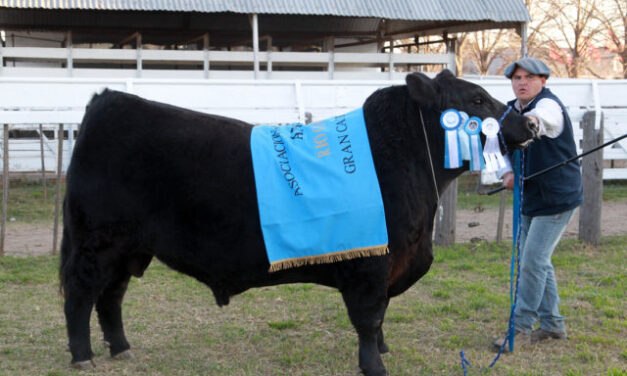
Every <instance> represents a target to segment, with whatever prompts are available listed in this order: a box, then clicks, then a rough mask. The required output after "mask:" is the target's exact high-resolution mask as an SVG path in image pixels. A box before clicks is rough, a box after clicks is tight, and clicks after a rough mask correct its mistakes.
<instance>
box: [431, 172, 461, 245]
mask: <svg viewBox="0 0 627 376" xmlns="http://www.w3.org/2000/svg"><path fill="white" fill-rule="evenodd" d="M438 205H440V206H442V208H441V209H440V207H439V206H438V211H436V213H435V238H434V243H435V244H437V245H442V246H449V245H453V243H455V211H456V210H457V179H455V180H453V181H452V182H451V185H449V186H448V188H446V190H445V191H444V192H443V193H442V195H441V196H440V202H439V203H438Z"/></svg>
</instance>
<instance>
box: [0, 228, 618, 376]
mask: <svg viewBox="0 0 627 376" xmlns="http://www.w3.org/2000/svg"><path fill="white" fill-rule="evenodd" d="M626 244H627V237H615V238H608V239H605V240H604V242H603V244H602V246H600V247H598V248H590V247H586V246H584V245H582V244H581V243H578V242H577V241H575V240H568V241H563V242H562V244H560V246H559V248H558V250H557V251H556V254H555V257H554V262H555V265H556V269H557V274H558V279H559V283H560V288H561V291H560V293H561V296H562V305H561V306H562V313H563V314H564V315H565V316H566V317H567V325H568V330H569V339H568V340H567V341H549V342H548V343H542V344H538V345H527V346H517V348H516V351H515V352H514V353H513V354H508V355H504V356H502V357H501V359H500V360H499V362H498V363H497V364H496V365H495V367H494V368H493V369H487V365H488V364H489V363H490V362H491V360H492V359H493V357H494V354H493V353H492V352H491V351H490V347H489V345H490V343H491V341H492V339H493V337H494V336H496V335H498V334H501V333H503V332H504V331H505V329H506V325H507V324H506V323H507V318H508V311H509V282H508V280H509V257H510V251H509V247H508V246H505V245H497V244H489V243H477V244H465V245H457V246H454V247H451V248H437V249H436V261H435V263H434V265H433V267H432V269H431V271H430V272H429V273H428V274H427V276H426V277H425V278H423V279H422V280H421V281H419V282H418V283H417V284H416V285H414V287H412V288H411V289H410V290H409V291H407V292H406V293H405V294H403V295H401V296H400V297H398V298H395V299H394V300H392V303H391V305H390V308H389V309H388V314H387V317H386V323H385V333H386V336H387V343H388V345H389V346H390V353H389V354H387V355H385V356H384V357H383V359H384V362H385V363H386V366H387V368H388V371H389V372H390V374H391V375H408V376H409V375H411V376H416V375H462V374H463V372H462V368H461V367H460V365H459V352H460V351H461V350H464V351H465V353H466V356H467V358H468V359H469V360H470V361H471V363H472V366H471V368H470V370H469V375H499V376H500V375H529V376H531V375H534V376H535V375H537V376H546V375H568V376H588V375H604V376H618V375H621V376H624V375H627V366H626V364H627V339H626V338H627V320H626V313H625V312H626V311H627V310H626V308H627V304H626V302H627V299H625V298H626V297H625V294H626V291H627V288H626V287H627V270H626V268H625V254H626V252H625V251H626ZM57 263H58V259H57V258H55V257H51V256H42V257H30V258H15V257H4V258H0V302H1V304H0V375H24V376H26V375H28V376H31V375H47V376H53V375H55V376H59V375H78V374H81V375H83V374H85V375H218V376H219V375H229V376H230V375H315V376H317V375H320V376H323V375H356V374H357V373H358V372H357V338H356V334H355V332H354V330H353V328H352V326H351V325H350V323H349V321H348V318H347V315H346V312H345V309H344V306H343V303H342V301H341V297H340V295H339V294H338V293H337V292H336V291H334V290H331V289H328V288H324V287H320V286H317V285H311V284H299V285H285V286H278V287H269V288H261V289H255V290H250V291H248V292H246V293H244V294H242V295H239V296H236V297H234V298H233V299H232V301H231V304H230V305H229V306H227V307H224V308H218V307H217V306H216V305H215V303H214V300H213V297H212V295H211V292H210V290H209V289H207V288H205V287H204V286H202V285H200V284H199V283H198V282H196V281H195V280H193V279H191V278H189V277H186V276H183V275H181V274H178V273H175V272H173V271H171V270H169V269H167V268H166V267H165V266H163V265H162V264H160V263H158V262H154V263H153V265H151V267H150V268H149V269H148V271H147V273H146V275H145V276H144V277H143V278H142V279H134V280H133V281H132V282H131V285H130V287H129V292H128V294H127V299H126V302H125V306H124V308H125V317H126V330H127V335H128V338H129V341H130V342H131V345H132V346H133V352H134V354H135V359H133V360H130V361H128V360H127V361H114V360H111V359H110V358H109V357H108V352H107V351H106V349H105V347H104V346H103V344H102V342H101V341H100V338H101V333H100V330H99V328H98V326H97V323H96V320H95V318H93V319H92V343H93V346H94V351H95V352H96V357H95V361H96V364H97V368H96V369H95V370H93V371H89V372H78V371H73V370H71V369H69V367H68V363H69V359H70V355H69V353H68V352H66V341H67V340H66V335H65V325H64V319H63V315H62V300H61V298H60V296H59V294H58V282H57Z"/></svg>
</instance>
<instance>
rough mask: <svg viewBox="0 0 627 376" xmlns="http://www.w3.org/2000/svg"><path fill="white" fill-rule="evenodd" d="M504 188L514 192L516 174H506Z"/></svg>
mask: <svg viewBox="0 0 627 376" xmlns="http://www.w3.org/2000/svg"><path fill="white" fill-rule="evenodd" d="M503 187H505V188H507V189H509V190H512V189H514V173H513V172H511V171H510V172H506V173H505V174H504V175H503Z"/></svg>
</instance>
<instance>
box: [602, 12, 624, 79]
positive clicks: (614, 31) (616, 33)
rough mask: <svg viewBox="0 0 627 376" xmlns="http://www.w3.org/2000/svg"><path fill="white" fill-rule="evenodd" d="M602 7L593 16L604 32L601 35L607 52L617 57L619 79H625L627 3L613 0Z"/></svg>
mask: <svg viewBox="0 0 627 376" xmlns="http://www.w3.org/2000/svg"><path fill="white" fill-rule="evenodd" d="M603 5H604V7H603V8H598V9H597V10H596V13H595V15H596V18H597V19H598V20H599V22H600V23H601V25H602V27H603V29H604V30H605V33H603V34H605V35H606V37H607V40H606V43H607V48H608V50H609V51H611V52H613V53H615V54H616V55H617V58H618V61H619V62H620V64H621V65H622V72H621V77H622V78H627V48H626V45H627V2H626V1H625V0H613V1H608V2H606V3H603ZM599 6H601V4H599Z"/></svg>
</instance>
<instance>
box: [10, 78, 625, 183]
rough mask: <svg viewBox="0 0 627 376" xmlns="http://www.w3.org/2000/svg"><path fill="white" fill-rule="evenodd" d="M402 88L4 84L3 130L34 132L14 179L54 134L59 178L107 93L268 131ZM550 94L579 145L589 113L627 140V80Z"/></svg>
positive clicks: (621, 148) (318, 83)
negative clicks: (93, 103) (89, 111)
mask: <svg viewBox="0 0 627 376" xmlns="http://www.w3.org/2000/svg"><path fill="white" fill-rule="evenodd" d="M470 81H473V82H475V83H477V84H479V85H481V86H483V87H484V88H485V89H486V90H488V92H490V94H492V95H493V96H494V97H496V98H497V99H499V100H501V101H503V102H505V101H507V100H509V99H511V97H512V94H511V88H510V84H509V81H508V80H505V79H496V78H494V79H485V78H484V79H481V78H471V79H470ZM396 84H403V81H402V80H392V81H389V80H238V79H211V80H203V79H147V78H127V79H120V78H115V79H112V78H20V77H0V124H9V127H10V129H23V130H32V131H34V133H33V132H31V133H30V135H31V136H30V137H26V138H18V139H15V138H11V139H10V146H9V152H10V159H9V166H10V171H25V172H27V171H32V172H34V171H39V170H41V157H40V155H41V146H40V139H39V136H38V134H39V133H38V132H39V126H40V124H41V125H42V127H43V129H44V130H45V131H48V132H45V134H46V135H47V136H51V137H48V139H47V140H44V155H45V158H44V163H45V169H46V170H49V171H54V170H55V169H56V165H57V163H56V158H57V135H56V134H55V133H54V132H55V131H56V130H57V129H58V124H64V131H65V134H66V135H65V140H64V143H63V148H64V168H65V167H67V162H68V161H69V156H70V154H71V150H72V148H73V144H74V139H73V138H74V137H73V135H74V133H75V132H76V131H77V129H78V124H79V123H80V121H81V119H82V116H83V113H84V109H85V105H86V104H87V102H88V101H89V99H90V98H91V96H92V95H93V94H94V93H97V92H100V91H101V90H102V89H103V88H105V87H107V88H110V89H115V90H120V91H125V92H129V93H134V94H137V95H140V96H142V97H145V98H149V99H153V100H157V101H161V102H166V103H170V104H174V105H178V106H182V107H186V108H190V109H193V110H197V111H201V112H206V113H213V114H218V115H223V116H229V117H234V118H238V119H241V120H244V121H247V122H250V123H255V124H261V123H292V122H304V121H305V120H306V118H307V117H308V116H307V114H311V117H312V118H313V121H317V120H321V119H324V118H327V117H330V116H334V115H337V114H341V113H344V112H348V111H350V110H352V109H354V108H357V107H360V106H361V105H362V104H363V101H364V100H365V99H366V98H367V97H368V96H369V95H370V94H371V93H372V92H374V91H375V90H377V89H379V88H381V87H385V86H389V85H396ZM548 87H549V88H551V89H552V90H553V91H554V92H555V93H556V94H557V95H558V96H559V97H560V98H561V99H562V100H563V102H564V103H565V104H566V106H567V107H568V110H569V113H570V115H571V117H572V119H573V123H574V124H575V137H576V138H577V145H580V142H579V139H580V138H581V136H582V130H581V129H580V128H579V127H578V123H579V121H580V120H581V117H582V115H583V113H584V112H585V111H588V110H593V111H594V110H596V111H602V113H603V116H604V132H605V133H604V139H605V140H606V141H607V140H610V139H613V138H616V137H618V136H620V135H623V134H625V133H627V98H625V97H624V93H625V92H627V80H615V81H605V80H567V79H550V80H549V83H548ZM597 125H598V124H597ZM51 133H53V134H51ZM33 134H35V136H33ZM604 156H605V159H606V160H608V159H612V160H623V161H627V140H623V141H622V142H621V143H619V144H617V145H615V147H613V148H608V149H606V150H605V151H604ZM604 178H605V179H627V168H614V169H605V171H604Z"/></svg>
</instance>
